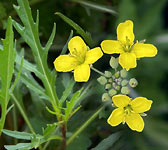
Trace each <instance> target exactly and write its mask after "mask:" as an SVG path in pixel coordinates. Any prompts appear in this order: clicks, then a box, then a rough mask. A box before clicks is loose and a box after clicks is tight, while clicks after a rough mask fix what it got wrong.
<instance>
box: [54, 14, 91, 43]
mask: <svg viewBox="0 0 168 150" xmlns="http://www.w3.org/2000/svg"><path fill="white" fill-rule="evenodd" d="M55 14H56V15H58V16H59V17H61V18H62V19H63V20H64V21H65V22H66V23H68V24H69V25H70V26H71V27H73V28H74V29H75V30H76V31H77V33H79V34H80V35H81V36H82V37H83V38H84V40H85V41H86V42H87V44H88V45H89V46H93V40H92V37H91V35H90V33H89V32H85V31H84V30H83V29H82V28H81V27H80V26H79V25H77V24H76V23H75V22H74V21H72V20H71V19H69V18H68V17H66V16H65V15H63V14H62V13H60V12H56V13H55Z"/></svg>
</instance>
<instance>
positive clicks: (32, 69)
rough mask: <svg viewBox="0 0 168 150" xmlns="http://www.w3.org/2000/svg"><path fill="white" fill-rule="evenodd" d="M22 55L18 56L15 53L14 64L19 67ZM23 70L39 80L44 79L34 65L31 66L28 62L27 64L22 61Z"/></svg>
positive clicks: (25, 61)
mask: <svg viewBox="0 0 168 150" xmlns="http://www.w3.org/2000/svg"><path fill="white" fill-rule="evenodd" d="M21 53H24V51H21ZM20 55H21V56H20ZM22 57H23V56H22V54H18V53H16V59H15V62H16V64H18V65H19V66H20V65H21V59H22ZM23 68H24V69H25V70H28V71H30V72H33V73H35V75H36V76H37V77H39V78H40V79H44V75H43V74H42V73H40V72H39V71H38V70H37V66H36V65H35V64H32V63H30V62H28V61H27V60H26V59H24V60H23Z"/></svg>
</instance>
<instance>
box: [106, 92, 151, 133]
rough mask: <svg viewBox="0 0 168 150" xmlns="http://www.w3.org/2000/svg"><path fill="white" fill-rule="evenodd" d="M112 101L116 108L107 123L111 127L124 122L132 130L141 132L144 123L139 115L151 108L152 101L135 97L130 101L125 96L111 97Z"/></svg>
mask: <svg viewBox="0 0 168 150" xmlns="http://www.w3.org/2000/svg"><path fill="white" fill-rule="evenodd" d="M112 100H113V103H114V105H115V106H116V107H118V108H116V109H115V110H114V111H113V112H112V114H111V115H110V117H109V118H108V120H107V122H108V123H109V124H110V125H111V126H117V125H119V124H120V123H121V122H123V123H125V122H126V123H127V125H128V126H129V127H130V128H131V129H132V130H135V131H138V132H141V131H142V130H143V128H144V121H143V119H142V117H141V116H140V114H141V113H144V112H146V111H148V110H149V109H150V108H151V104H152V101H151V100H148V99H146V98H144V97H137V98H135V99H134V100H131V98H129V97H128V96H126V95H116V96H113V98H112Z"/></svg>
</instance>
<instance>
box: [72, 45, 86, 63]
mask: <svg viewBox="0 0 168 150" xmlns="http://www.w3.org/2000/svg"><path fill="white" fill-rule="evenodd" d="M71 55H72V56H73V57H75V58H76V59H77V61H78V64H79V65H81V64H83V63H84V62H85V55H84V54H81V53H80V52H78V51H77V49H76V48H74V50H73V52H72V54H71Z"/></svg>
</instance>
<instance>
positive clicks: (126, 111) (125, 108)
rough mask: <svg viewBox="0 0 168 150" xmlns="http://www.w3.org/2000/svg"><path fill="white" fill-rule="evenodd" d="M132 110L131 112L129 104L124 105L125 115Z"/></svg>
mask: <svg viewBox="0 0 168 150" xmlns="http://www.w3.org/2000/svg"><path fill="white" fill-rule="evenodd" d="M132 112H133V109H132V107H131V105H129V104H128V105H127V106H125V107H124V113H125V114H126V115H129V114H130V113H132Z"/></svg>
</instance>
